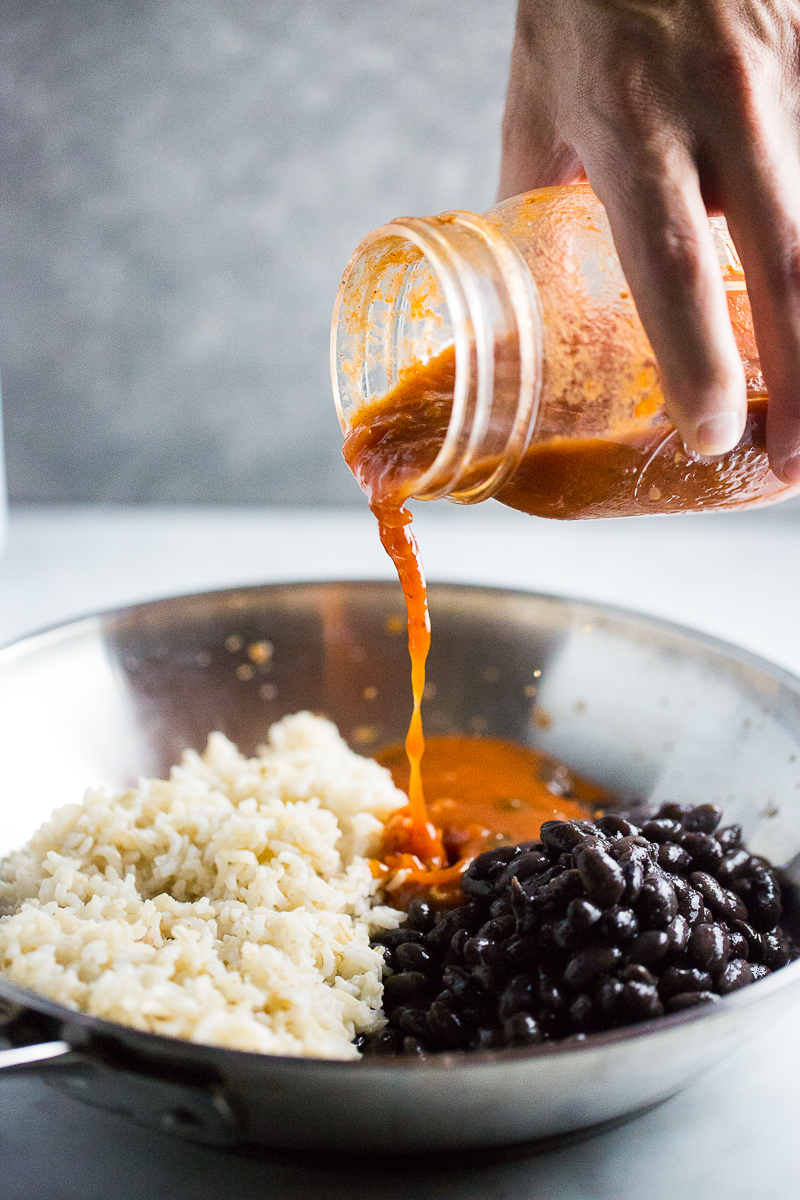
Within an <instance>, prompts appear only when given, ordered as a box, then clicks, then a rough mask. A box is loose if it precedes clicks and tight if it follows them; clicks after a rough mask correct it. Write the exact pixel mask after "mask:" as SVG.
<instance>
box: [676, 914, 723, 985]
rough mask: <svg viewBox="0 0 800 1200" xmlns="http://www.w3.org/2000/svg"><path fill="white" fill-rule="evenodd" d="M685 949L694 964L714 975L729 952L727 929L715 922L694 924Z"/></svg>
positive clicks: (719, 969)
mask: <svg viewBox="0 0 800 1200" xmlns="http://www.w3.org/2000/svg"><path fill="white" fill-rule="evenodd" d="M686 949H687V951H688V954H689V958H690V959H691V960H692V962H693V963H694V964H695V966H697V967H700V969H701V970H703V971H710V972H711V974H712V975H716V974H717V972H718V971H721V970H722V968H723V967H724V966H725V964H726V962H727V961H728V956H729V954H730V941H729V939H728V931H727V930H726V929H724V928H723V927H722V925H718V924H717V923H716V922H714V923H712V924H701V925H695V927H694V929H693V930H692V932H691V934H690V936H689V942H688V945H687V947H686Z"/></svg>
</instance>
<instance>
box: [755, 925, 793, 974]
mask: <svg viewBox="0 0 800 1200" xmlns="http://www.w3.org/2000/svg"><path fill="white" fill-rule="evenodd" d="M761 945H762V947H763V951H762V954H761V960H762V962H763V963H764V965H765V966H767V967H769V969H770V971H778V970H780V968H781V967H785V966H786V964H787V963H788V962H789V960H790V959H791V957H792V952H791V950H790V948H789V944H788V942H787V941H786V938H785V937H784V936H783V934H782V933H781V931H780V930H779V929H776V930H775V931H774V932H773V933H762V934H761Z"/></svg>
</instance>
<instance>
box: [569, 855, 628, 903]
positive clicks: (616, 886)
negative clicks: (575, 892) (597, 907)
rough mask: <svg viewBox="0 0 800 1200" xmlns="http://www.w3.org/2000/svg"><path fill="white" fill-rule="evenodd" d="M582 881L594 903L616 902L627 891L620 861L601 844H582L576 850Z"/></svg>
mask: <svg viewBox="0 0 800 1200" xmlns="http://www.w3.org/2000/svg"><path fill="white" fill-rule="evenodd" d="M575 860H576V863H577V867H578V874H579V875H580V879H581V883H582V884H583V886H584V888H585V890H586V895H587V896H588V897H589V899H590V900H591V901H592V902H593V903H594V904H601V905H604V906H605V905H609V904H616V903H617V901H618V900H619V899H620V897H621V896H622V893H623V892H624V891H625V876H624V875H623V874H622V870H621V868H620V866H619V864H618V863H616V862H615V861H614V859H613V858H612V857H611V855H610V854H607V853H606V851H605V850H604V849H603V848H602V847H601V846H599V845H589V846H586V845H584V846H581V847H580V848H579V849H578V850H576V852H575Z"/></svg>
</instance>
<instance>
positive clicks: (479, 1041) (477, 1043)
mask: <svg viewBox="0 0 800 1200" xmlns="http://www.w3.org/2000/svg"><path fill="white" fill-rule="evenodd" d="M507 1045H508V1042H507V1041H506V1035H505V1034H504V1033H503V1030H502V1029H500V1028H498V1027H497V1026H495V1025H492V1026H486V1025H482V1026H481V1027H480V1028H479V1029H478V1030H476V1032H475V1033H474V1034H473V1035H472V1038H471V1039H470V1043H469V1048H470V1050H500V1049H502V1047H503V1046H507Z"/></svg>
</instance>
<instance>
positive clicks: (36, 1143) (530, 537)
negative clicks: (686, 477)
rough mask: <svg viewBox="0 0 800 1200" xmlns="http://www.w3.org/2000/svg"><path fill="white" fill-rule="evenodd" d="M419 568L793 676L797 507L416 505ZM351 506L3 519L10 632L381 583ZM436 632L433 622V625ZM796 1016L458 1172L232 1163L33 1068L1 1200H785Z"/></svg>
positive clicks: (5, 1086) (17, 1110)
mask: <svg viewBox="0 0 800 1200" xmlns="http://www.w3.org/2000/svg"><path fill="white" fill-rule="evenodd" d="M417 526H418V535H419V539H420V542H421V544H422V550H423V556H424V559H425V565H426V569H427V573H428V576H429V578H431V579H438V580H450V581H462V582H471V583H485V584H493V585H501V586H507V587H523V588H531V589H533V590H537V591H554V592H561V593H564V594H568V595H574V596H583V597H586V598H590V599H594V600H601V601H604V602H607V603H610V604H619V605H622V606H625V607H629V608H636V609H640V610H643V611H646V612H649V613H653V614H656V615H658V616H662V617H666V618H668V619H670V620H673V621H678V622H681V623H684V624H687V625H691V626H694V627H695V628H698V629H702V630H704V631H706V632H709V633H713V634H716V635H717V636H719V637H722V638H725V639H727V640H729V641H734V642H738V643H739V644H741V645H745V646H747V647H748V648H749V649H751V650H754V651H755V652H757V653H759V654H762V655H764V656H765V657H767V658H771V659H773V660H774V661H777V662H780V663H782V664H783V665H784V666H786V667H788V668H789V669H791V670H794V671H796V672H800V619H799V618H800V599H799V598H800V511H798V509H797V508H796V507H794V506H793V507H792V508H784V509H781V508H775V509H772V510H766V511H763V512H761V513H749V514H743V515H741V516H729V517H702V518H688V519H687V518H662V519H649V518H648V519H640V520H636V521H625V522H622V521H621V522H613V521H610V522H592V523H586V524H556V523H549V522H542V521H537V520H534V519H531V518H528V517H523V516H520V515H519V514H516V513H512V512H508V511H505V510H502V509H500V508H499V507H494V508H492V507H491V506H488V505H487V506H484V507H482V508H476V509H470V510H463V509H460V510H459V509H452V508H449V507H448V506H443V505H433V506H423V507H422V509H421V511H420V513H419V518H418V521H417ZM390 575H391V570H390V566H389V564H388V562H387V561H386V559H385V557H384V555H383V553H382V551H381V549H380V546H379V544H378V540H377V535H376V531H375V527H374V523H373V521H372V519H371V518H370V515H369V513H368V512H366V511H359V510H341V511H332V510H315V509H308V510H301V509H293V510H277V509H274V510H266V511H262V510H254V509H242V510H235V509H233V510H230V509H229V510H220V509H213V510H151V509H85V510H81V509H77V510H76V509H62V510H25V511H19V510H18V511H16V512H14V513H12V519H11V530H10V537H9V542H8V545H7V547H6V552H5V555H4V557H3V559H2V560H0V642H5V641H9V640H11V639H12V638H15V637H18V636H20V635H21V634H24V633H25V632H28V631H30V630H33V629H36V628H39V627H41V626H43V625H47V624H52V623H54V622H57V621H60V620H63V619H66V618H69V617H72V616H78V615H82V614H85V613H88V612H92V611H96V610H98V609H103V608H108V607H114V606H117V605H123V604H127V603H131V602H135V601H138V600H144V599H151V598H153V597H156V596H164V595H169V594H177V593H180V592H186V591H198V590H205V589H207V588H215V587H223V586H230V585H234V584H238V583H262V582H269V581H273V580H291V579H314V578H327V579H331V578H337V577H338V578H376V577H390ZM435 636H436V634H435V629H434V637H435ZM799 1127H800V1020H797V1019H796V1018H795V1019H794V1020H791V1019H790V1020H789V1021H788V1022H784V1023H783V1025H781V1026H780V1027H778V1028H775V1029H773V1030H769V1031H767V1032H766V1033H765V1034H764V1035H763V1036H762V1037H761V1039H760V1040H759V1041H758V1042H757V1043H754V1044H751V1045H750V1046H747V1047H745V1048H744V1049H743V1050H741V1051H739V1052H737V1053H736V1054H735V1055H733V1056H731V1057H730V1058H729V1059H728V1060H726V1061H725V1062H724V1063H723V1064H721V1065H720V1066H718V1067H716V1068H715V1069H714V1070H713V1071H711V1072H709V1073H708V1074H707V1075H706V1076H704V1077H703V1078H702V1079H701V1080H699V1081H698V1082H697V1083H695V1084H694V1085H693V1086H692V1087H691V1088H689V1089H687V1091H685V1092H684V1093H682V1094H681V1095H680V1096H678V1097H676V1098H675V1099H673V1100H671V1101H669V1102H668V1103H667V1104H664V1105H662V1106H661V1107H660V1108H658V1109H656V1110H654V1111H653V1112H652V1113H650V1114H648V1115H647V1116H645V1117H642V1118H640V1119H639V1120H637V1121H635V1122H633V1123H631V1124H629V1125H626V1126H624V1127H622V1128H620V1129H618V1130H616V1131H615V1132H613V1133H609V1134H605V1135H603V1136H600V1137H596V1138H593V1139H591V1140H589V1141H586V1142H584V1143H582V1144H580V1145H577V1146H573V1147H570V1148H566V1149H563V1150H560V1151H557V1152H555V1153H551V1154H548V1155H543V1156H538V1157H537V1156H525V1155H523V1156H522V1157H517V1158H512V1159H510V1160H509V1161H507V1162H504V1163H502V1164H497V1163H491V1164H490V1163H487V1164H486V1165H483V1166H479V1167H469V1168H465V1169H463V1170H458V1171H456V1172H453V1171H449V1172H448V1173H446V1174H445V1173H442V1172H436V1171H434V1170H428V1169H427V1168H426V1169H425V1171H424V1173H422V1174H421V1173H420V1171H419V1170H415V1171H413V1172H410V1173H403V1172H397V1171H394V1170H392V1171H391V1172H390V1173H387V1172H386V1170H385V1169H381V1167H380V1164H377V1165H372V1166H370V1165H367V1164H365V1163H362V1162H354V1163H353V1166H352V1169H348V1168H345V1167H343V1166H341V1164H330V1163H325V1162H320V1163H317V1162H309V1161H308V1159H307V1158H301V1157H298V1158H291V1157H287V1156H284V1155H280V1154H276V1155H273V1156H269V1157H266V1158H265V1159H264V1160H254V1159H238V1158H234V1157H231V1156H229V1155H226V1154H222V1153H219V1152H216V1151H210V1150H203V1149H197V1148H194V1147H191V1146H189V1145H186V1144H183V1143H180V1142H178V1141H173V1140H169V1139H167V1138H166V1137H161V1136H159V1135H156V1134H151V1133H148V1132H145V1131H143V1130H140V1129H138V1128H136V1127H135V1126H133V1125H130V1124H129V1123H127V1122H125V1121H124V1120H122V1119H121V1118H118V1117H114V1116H112V1115H109V1114H105V1113H102V1112H99V1111H97V1110H95V1109H91V1108H88V1107H86V1106H83V1105H81V1104H79V1103H78V1102H77V1101H71V1100H70V1099H68V1098H67V1097H65V1096H63V1095H61V1094H60V1093H57V1092H54V1091H52V1090H51V1089H49V1088H48V1087H46V1086H45V1085H44V1084H42V1083H39V1082H37V1081H35V1080H33V1079H25V1078H21V1077H20V1078H6V1079H0V1162H1V1163H2V1175H3V1182H2V1184H1V1185H0V1194H2V1196H3V1200H39V1198H40V1197H41V1198H42V1200H44V1198H45V1197H47V1200H73V1198H74V1200H79V1198H80V1200H122V1197H125V1200H161V1198H162V1197H163V1200H183V1198H184V1197H186V1200H189V1197H191V1198H192V1200H256V1197H258V1198H259V1200H272V1198H274V1200H295V1198H297V1200H309V1198H311V1197H313V1198H314V1200H345V1197H346V1198H347V1200H362V1197H363V1200H367V1197H369V1198H370V1200H372V1198H373V1197H375V1196H381V1197H386V1198H387V1200H389V1198H391V1200H405V1198H406V1197H407V1198H409V1200H411V1198H412V1197H413V1198H414V1200H420V1198H422V1197H424V1198H425V1200H488V1198H489V1197H491V1198H492V1200H790V1198H791V1200H794V1197H795V1196H796V1195H797V1189H798V1184H797V1168H796V1158H797V1155H796V1144H797V1130H798V1128H799Z"/></svg>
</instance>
